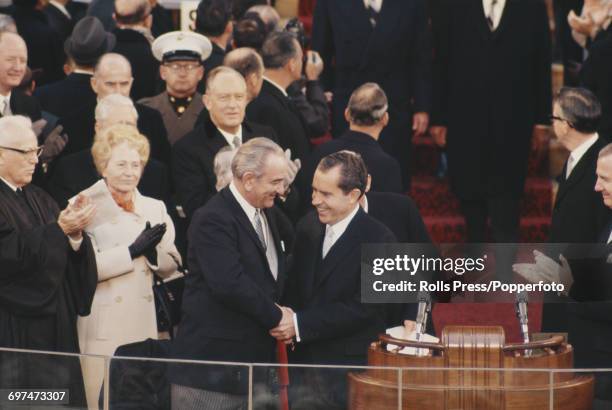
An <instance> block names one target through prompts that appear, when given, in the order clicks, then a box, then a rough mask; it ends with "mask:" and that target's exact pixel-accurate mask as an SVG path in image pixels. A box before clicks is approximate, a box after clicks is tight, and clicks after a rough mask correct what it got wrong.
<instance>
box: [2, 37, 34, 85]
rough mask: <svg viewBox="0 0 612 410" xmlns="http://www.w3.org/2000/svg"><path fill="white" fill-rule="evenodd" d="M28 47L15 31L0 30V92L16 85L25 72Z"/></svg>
mask: <svg viewBox="0 0 612 410" xmlns="http://www.w3.org/2000/svg"><path fill="white" fill-rule="evenodd" d="M27 64H28V48H27V47H26V43H25V41H23V39H22V38H21V37H20V36H19V35H18V34H15V33H11V32H0V94H3V95H7V94H8V93H9V92H10V91H11V90H12V89H13V88H15V87H17V86H18V85H19V84H20V83H21V80H22V78H23V76H24V74H25V72H26V66H27Z"/></svg>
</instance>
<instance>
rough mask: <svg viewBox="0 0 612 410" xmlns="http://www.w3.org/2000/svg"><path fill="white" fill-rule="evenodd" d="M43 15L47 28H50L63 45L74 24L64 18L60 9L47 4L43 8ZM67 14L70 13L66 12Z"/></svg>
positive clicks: (67, 18) (70, 19)
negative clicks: (45, 17)
mask: <svg viewBox="0 0 612 410" xmlns="http://www.w3.org/2000/svg"><path fill="white" fill-rule="evenodd" d="M43 13H45V16H47V22H48V23H49V26H51V28H52V29H53V30H55V32H56V33H57V34H58V35H59V38H60V41H61V42H62V44H63V43H64V41H66V39H67V38H68V37H70V34H71V33H72V28H73V27H74V24H75V23H74V19H72V18H69V17H68V16H66V15H65V14H64V13H62V12H61V11H60V9H58V8H57V7H55V6H54V5H53V4H51V3H48V4H47V5H46V6H45V8H44V9H43ZM68 13H70V11H68Z"/></svg>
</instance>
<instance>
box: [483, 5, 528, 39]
mask: <svg viewBox="0 0 612 410" xmlns="http://www.w3.org/2000/svg"><path fill="white" fill-rule="evenodd" d="M481 4H482V2H481ZM516 6H517V4H516V3H515V2H514V0H506V5H505V6H504V8H503V10H502V15H501V19H500V20H499V25H498V26H497V29H496V30H495V31H493V32H491V35H492V36H493V39H495V38H497V37H499V36H500V35H501V34H502V33H503V32H504V31H506V29H507V27H508V25H509V24H510V22H511V21H520V18H519V19H515V18H514V16H515V14H517V13H516V12H517V7H516ZM517 16H518V15H517ZM485 25H486V23H485ZM487 29H488V26H487Z"/></svg>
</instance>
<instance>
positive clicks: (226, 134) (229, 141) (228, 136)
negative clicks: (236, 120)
mask: <svg viewBox="0 0 612 410" xmlns="http://www.w3.org/2000/svg"><path fill="white" fill-rule="evenodd" d="M217 129H218V130H219V132H220V133H221V135H223V138H225V140H226V141H227V145H229V146H230V147H232V148H233V149H236V148H238V147H237V146H235V145H234V138H236V137H238V139H239V140H240V143H241V144H242V143H243V142H244V141H243V140H242V125H241V126H240V127H239V128H238V132H237V133H236V134H231V133H229V132H227V131H223V130H222V129H221V128H217Z"/></svg>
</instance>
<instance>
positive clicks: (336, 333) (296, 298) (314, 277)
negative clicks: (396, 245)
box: [285, 209, 395, 365]
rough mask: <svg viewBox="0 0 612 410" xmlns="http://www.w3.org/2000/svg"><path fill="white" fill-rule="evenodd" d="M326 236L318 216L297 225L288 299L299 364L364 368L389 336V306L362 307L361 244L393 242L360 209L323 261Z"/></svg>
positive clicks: (377, 224)
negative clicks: (375, 344)
mask: <svg viewBox="0 0 612 410" xmlns="http://www.w3.org/2000/svg"><path fill="white" fill-rule="evenodd" d="M324 235H325V225H324V224H322V223H321V222H319V220H318V216H317V215H316V213H314V212H312V213H309V214H308V215H306V216H305V217H304V218H303V219H302V220H300V222H299V223H298V227H297V229H296V237H295V246H294V248H293V252H292V258H293V259H292V263H291V269H290V275H289V283H288V291H287V295H286V299H285V303H287V304H288V305H289V306H291V307H292V308H293V310H294V311H295V312H296V314H297V321H298V329H299V333H300V338H301V342H300V343H298V345H297V350H296V353H297V355H296V360H297V361H300V362H304V363H317V364H345V365H365V364H366V354H367V350H368V345H369V344H370V343H371V342H372V341H375V340H376V339H377V337H378V334H379V333H381V332H384V330H385V306H384V305H378V304H362V303H361V301H360V299H361V257H360V255H361V244H364V243H385V242H395V237H394V236H393V234H392V233H391V231H390V230H389V229H388V228H387V227H385V226H384V225H383V224H382V223H380V222H378V221H376V220H375V219H374V218H372V217H370V216H368V215H367V214H366V213H365V212H363V210H362V209H359V210H358V211H357V214H356V215H355V217H354V218H353V220H352V221H351V222H350V223H349V225H348V227H347V228H346V231H345V232H344V234H343V235H342V236H341V237H340V238H339V239H338V241H337V242H336V243H335V244H334V245H333V246H332V248H331V249H330V250H329V253H328V254H327V256H326V257H325V259H323V260H321V251H322V246H323V238H324Z"/></svg>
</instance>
